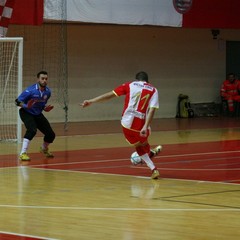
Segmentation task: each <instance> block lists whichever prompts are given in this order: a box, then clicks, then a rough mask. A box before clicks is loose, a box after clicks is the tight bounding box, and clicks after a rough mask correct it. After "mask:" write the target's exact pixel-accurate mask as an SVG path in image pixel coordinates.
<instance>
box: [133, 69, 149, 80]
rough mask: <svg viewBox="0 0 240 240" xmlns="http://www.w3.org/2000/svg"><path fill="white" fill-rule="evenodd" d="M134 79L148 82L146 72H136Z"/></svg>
mask: <svg viewBox="0 0 240 240" xmlns="http://www.w3.org/2000/svg"><path fill="white" fill-rule="evenodd" d="M136 79H137V80H140V81H146V82H148V75H147V73H146V72H143V71H142V72H138V73H137V74H136Z"/></svg>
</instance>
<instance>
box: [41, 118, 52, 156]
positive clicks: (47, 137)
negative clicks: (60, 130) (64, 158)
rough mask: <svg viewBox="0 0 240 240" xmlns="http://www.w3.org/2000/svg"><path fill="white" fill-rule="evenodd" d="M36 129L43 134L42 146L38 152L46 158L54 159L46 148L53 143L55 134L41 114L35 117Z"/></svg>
mask: <svg viewBox="0 0 240 240" xmlns="http://www.w3.org/2000/svg"><path fill="white" fill-rule="evenodd" d="M37 128H38V129H39V130H40V131H41V132H42V133H43V134H44V138H43V144H42V146H41V147H40V152H41V153H43V154H44V155H45V156H46V157H48V158H52V157H54V155H53V154H52V153H51V152H50V151H49V148H48V146H49V145H50V144H51V143H52V142H53V141H54V139H55V133H54V131H53V129H52V127H51V125H50V123H49V121H48V120H47V118H46V117H45V116H44V115H43V114H40V115H39V116H38V117H37Z"/></svg>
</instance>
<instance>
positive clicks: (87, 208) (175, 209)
mask: <svg viewBox="0 0 240 240" xmlns="http://www.w3.org/2000/svg"><path fill="white" fill-rule="evenodd" d="M0 207H3V208H28V209H29V208H30V209H56V210H88V211H89V210H93V211H96V210H97V211H164V212H166V211H171V212H174V211H193V212H201V211H214V212H227V211H240V208H239V209H236V208H202V209H201V208H92V207H66V206H65V207H64V206H63V207H56V206H55V207H54V206H27V205H23V206H19V205H0Z"/></svg>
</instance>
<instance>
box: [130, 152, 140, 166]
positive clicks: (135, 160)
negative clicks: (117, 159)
mask: <svg viewBox="0 0 240 240" xmlns="http://www.w3.org/2000/svg"><path fill="white" fill-rule="evenodd" d="M130 160H131V162H132V164H133V165H137V164H139V163H141V162H142V159H141V158H140V157H139V155H138V153H137V152H134V153H132V155H131V158H130Z"/></svg>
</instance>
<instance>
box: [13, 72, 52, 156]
mask: <svg viewBox="0 0 240 240" xmlns="http://www.w3.org/2000/svg"><path fill="white" fill-rule="evenodd" d="M47 84H48V73H47V72H46V71H41V72H39V73H38V74H37V83H35V84H33V85H31V86H29V87H27V88H26V89H25V90H24V91H23V92H22V93H21V94H20V95H19V96H18V98H17V99H16V100H15V102H16V105H17V106H19V107H20V109H19V115H20V118H21V120H22V121H23V123H24V125H25V127H26V132H25V135H24V138H23V143H22V149H21V152H20V156H19V159H20V160H22V161H29V160H30V157H29V156H28V154H27V150H28V147H29V144H30V141H31V140H32V139H33V138H34V136H35V135H36V133H37V129H39V130H40V131H41V132H42V133H43V134H44V139H43V144H42V146H41V147H40V152H41V153H43V154H44V155H45V156H46V157H48V158H52V157H54V156H53V154H52V153H51V152H49V149H48V146H49V144H50V143H52V142H53V141H54V139H55V133H54V131H53V129H52V127H51V126H50V123H49V121H48V120H47V119H46V118H45V116H44V115H43V114H42V111H45V112H49V111H51V110H52V109H53V106H52V105H47V102H48V99H49V98H50V97H51V90H50V88H48V87H47Z"/></svg>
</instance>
